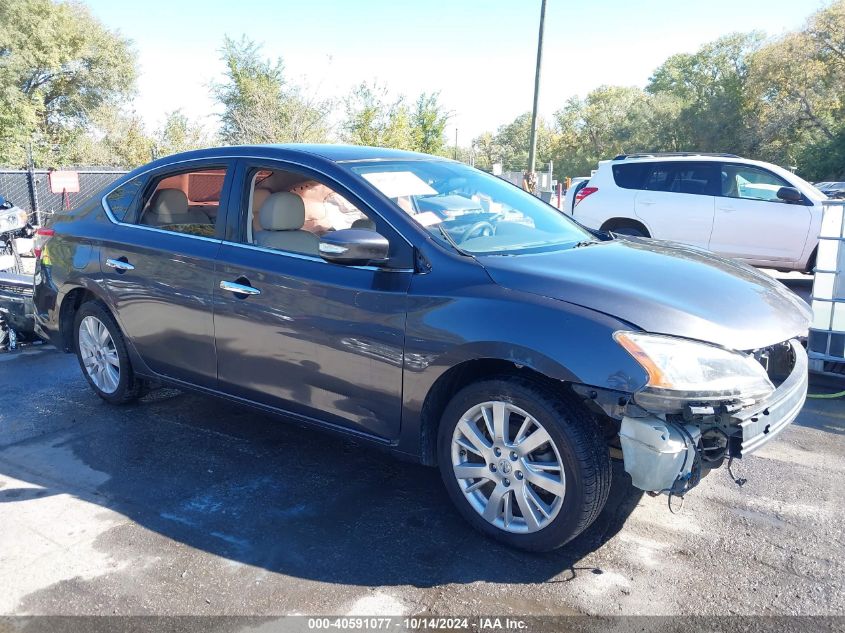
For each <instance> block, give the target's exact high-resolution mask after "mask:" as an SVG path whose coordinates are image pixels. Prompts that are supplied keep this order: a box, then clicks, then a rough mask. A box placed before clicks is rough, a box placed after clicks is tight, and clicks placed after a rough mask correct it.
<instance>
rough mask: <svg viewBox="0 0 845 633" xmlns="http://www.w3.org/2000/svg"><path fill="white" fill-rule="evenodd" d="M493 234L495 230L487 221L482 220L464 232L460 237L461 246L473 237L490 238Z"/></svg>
mask: <svg viewBox="0 0 845 633" xmlns="http://www.w3.org/2000/svg"><path fill="white" fill-rule="evenodd" d="M495 233H496V229H494V228H493V225H492V224H490V223H489V222H488V221H487V220H482V221H481V222H476V223H475V224H473V225H472V226H471V227H469V228H468V229H467V230H466V231H464V235H463V237H461V244H463V243H464V242H466V241H467V240H471V239H472V238H474V237H490V236H492V235H494V234H495Z"/></svg>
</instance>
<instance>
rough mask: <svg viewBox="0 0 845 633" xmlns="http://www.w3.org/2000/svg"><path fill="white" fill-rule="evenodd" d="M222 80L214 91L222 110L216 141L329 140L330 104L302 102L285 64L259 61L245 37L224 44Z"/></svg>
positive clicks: (256, 48)
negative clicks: (287, 77)
mask: <svg viewBox="0 0 845 633" xmlns="http://www.w3.org/2000/svg"><path fill="white" fill-rule="evenodd" d="M221 59H222V60H223V62H224V63H225V65H226V71H225V73H224V74H225V80H224V81H223V82H222V83H216V84H213V85H212V94H213V95H214V98H215V99H216V100H217V102H218V103H220V104H221V105H222V106H223V114H222V115H221V116H220V123H221V126H220V136H221V138H222V140H223V141H224V142H226V143H232V144H251V143H319V142H323V141H325V140H326V137H327V134H328V123H327V118H328V115H329V112H330V111H331V107H332V105H331V103H330V102H328V101H323V100H320V99H318V98H315V97H312V98H309V97H306V96H305V95H304V94H303V90H301V89H300V88H299V87H298V86H295V85H292V84H290V83H288V82H287V80H286V79H285V76H284V64H283V63H282V60H281V59H277V60H275V61H272V60H269V59H264V58H262V57H261V46H260V45H259V44H256V43H255V42H253V41H251V40H249V39H247V38H246V37H245V36H244V37H241V39H240V40H238V41H235V40H233V39H231V38H229V37H226V38H224V40H223V47H222V49H221Z"/></svg>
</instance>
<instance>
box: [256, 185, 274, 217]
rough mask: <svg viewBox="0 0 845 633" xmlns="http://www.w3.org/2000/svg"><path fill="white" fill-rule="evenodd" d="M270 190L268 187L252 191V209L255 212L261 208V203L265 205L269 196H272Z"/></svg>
mask: <svg viewBox="0 0 845 633" xmlns="http://www.w3.org/2000/svg"><path fill="white" fill-rule="evenodd" d="M270 193H271V192H270V191H269V190H267V189H256V190H255V191H253V192H252V211H253V213H255V212H256V211H259V210H261V205H263V204H264V203H265V202H266V201H267V198H269V197H270Z"/></svg>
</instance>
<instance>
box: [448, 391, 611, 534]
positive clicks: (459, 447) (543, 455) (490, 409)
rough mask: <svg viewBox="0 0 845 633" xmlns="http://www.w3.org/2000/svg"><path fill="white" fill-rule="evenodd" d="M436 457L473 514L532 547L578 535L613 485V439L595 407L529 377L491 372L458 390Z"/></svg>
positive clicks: (462, 508)
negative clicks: (595, 414)
mask: <svg viewBox="0 0 845 633" xmlns="http://www.w3.org/2000/svg"><path fill="white" fill-rule="evenodd" d="M499 420H504V422H499ZM526 425H527V426H526ZM500 429H502V430H501V431H500ZM524 429H527V430H526V431H524V432H523V430H524ZM543 433H545V434H546V435H543ZM535 434H539V435H536V436H535ZM538 438H539V439H538ZM437 458H438V465H439V467H440V474H441V476H442V478H443V482H444V484H445V486H446V490H447V492H448V493H449V496H450V497H451V499H452V501H453V503H454V504H455V506H456V507H457V509H458V511H459V512H460V513H461V514H462V515H463V516H464V518H465V519H466V520H467V521H469V523H471V524H472V525H473V526H474V527H475V528H476V529H478V530H479V531H481V532H482V533H484V534H486V535H488V536H490V537H492V538H495V539H496V540H499V541H501V542H503V543H506V544H507V545H510V546H513V547H518V548H520V549H525V550H530V551H549V550H552V549H555V548H557V547H560V546H562V545H564V544H566V543H567V542H569V541H570V540H572V539H573V538H575V537H576V536H578V535H579V534H580V533H581V532H583V531H584V530H585V529H586V528H587V527H589V526H590V525H591V524H592V523H593V521H595V520H596V518H597V517H598V515H599V513H600V512H601V510H602V509H603V508H604V505H605V502H606V501H607V495H608V492H609V491H610V480H611V469H610V459H609V457H608V450H607V446H606V445H605V442H604V440H603V438H602V436H601V433H600V432H599V428H598V426H597V425H596V423H595V421H594V420H593V419H592V417H591V416H590V414H589V413H588V412H587V410H586V409H584V407H583V406H582V405H581V403H579V402H578V401H577V400H575V399H574V398H569V397H567V396H565V395H558V394H552V393H550V392H549V389H548V388H545V387H543V386H542V385H541V384H539V383H538V382H536V381H533V380H530V379H526V378H522V377H516V376H501V377H497V378H492V379H488V380H483V381H480V382H477V383H473V384H471V385H469V386H467V387H465V388H464V389H462V390H461V391H460V392H458V393H457V394H456V395H455V396H454V398H452V400H451V401H450V402H449V405H448V406H447V407H446V410H445V412H444V414H443V418H442V420H441V422H440V427H439V429H438V438H437ZM508 498H509V500H508Z"/></svg>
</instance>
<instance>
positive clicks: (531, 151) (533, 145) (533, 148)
mask: <svg viewBox="0 0 845 633" xmlns="http://www.w3.org/2000/svg"><path fill="white" fill-rule="evenodd" d="M545 23H546V0H540V33H539V34H538V36H537V68H536V69H535V71H534V108H533V109H532V110H531V141H530V144H529V146H528V173H530V174H533V173H534V169H535V167H536V161H537V102H538V101H539V98H540V66H541V65H542V62H543V30H544V29H545V25H546V24H545Z"/></svg>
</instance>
